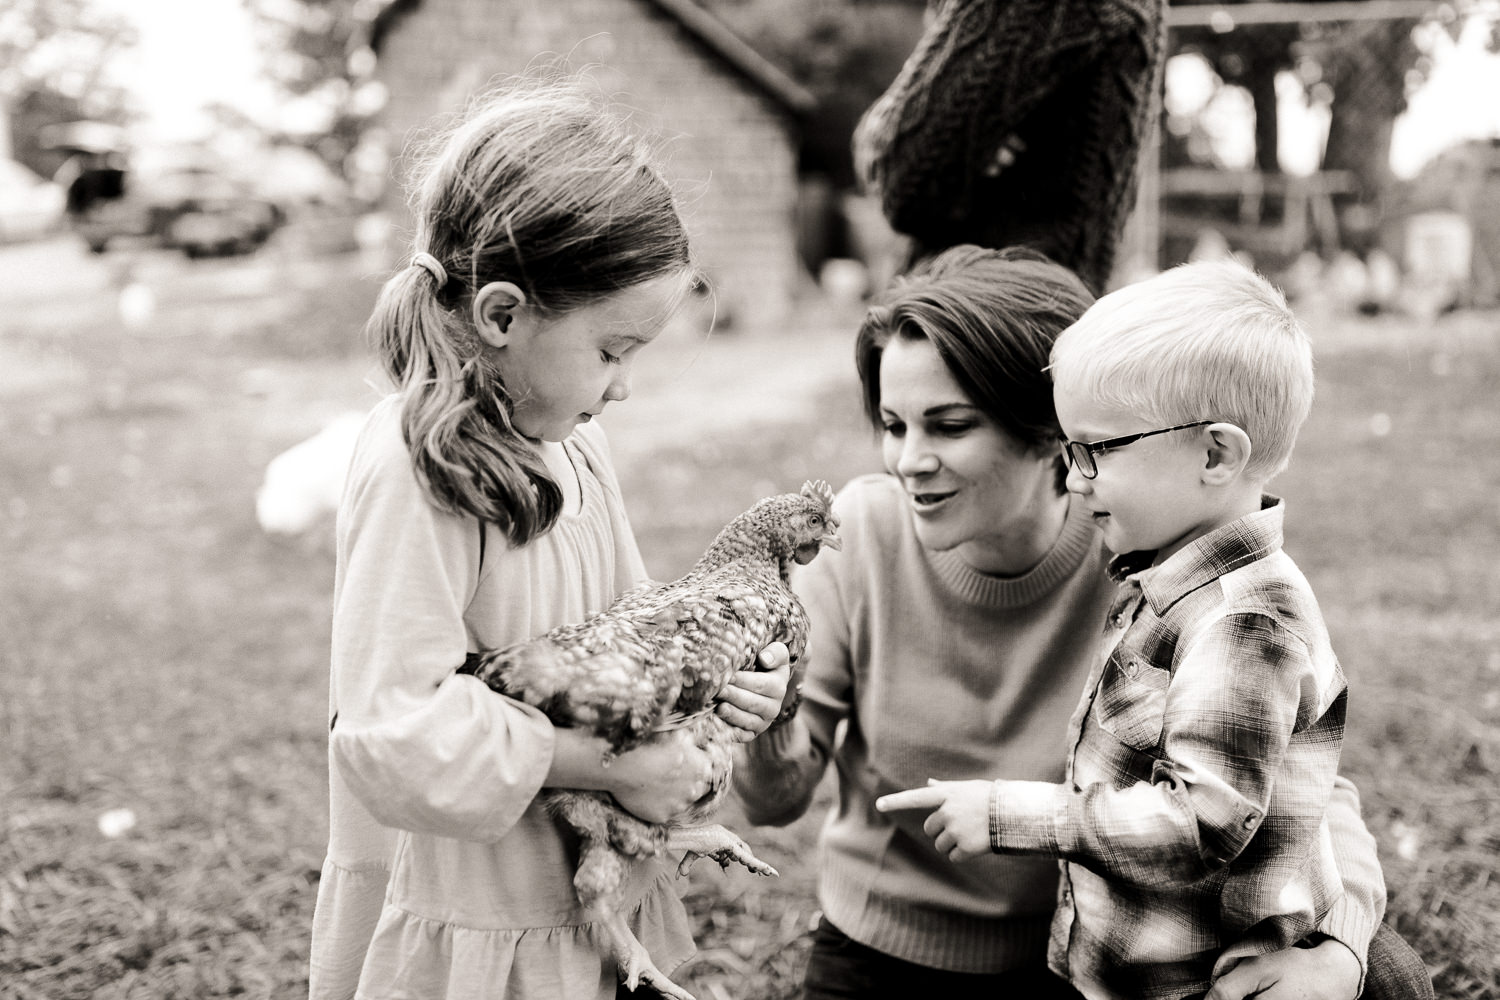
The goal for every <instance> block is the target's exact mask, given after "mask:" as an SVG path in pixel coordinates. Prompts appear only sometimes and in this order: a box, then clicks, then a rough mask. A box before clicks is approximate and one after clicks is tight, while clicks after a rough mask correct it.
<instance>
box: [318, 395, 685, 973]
mask: <svg viewBox="0 0 1500 1000" xmlns="http://www.w3.org/2000/svg"><path fill="white" fill-rule="evenodd" d="M400 412H401V406H400V401H399V399H397V398H396V397H394V396H392V397H388V398H387V399H385V400H383V401H382V402H381V403H380V404H378V405H377V406H376V407H375V409H374V410H373V411H372V412H371V414H370V416H369V418H368V420H367V422H366V424H365V427H364V430H363V431H362V433H361V435H360V438H359V442H358V444H357V446H356V449H355V454H354V459H353V462H352V464H351V466H350V470H349V478H348V482H347V485H346V487H345V491H344V498H343V503H342V506H341V508H340V510H339V517H338V568H337V572H336V577H335V584H334V612H333V657H332V678H331V687H330V692H329V709H330V718H331V719H332V720H333V725H332V728H331V731H330V735H329V797H330V829H329V842H328V855H327V859H326V860H325V862H324V865H323V872H322V880H321V883H320V884H319V887H318V902H317V910H316V913H315V915H314V917H313V934H312V961H311V969H310V973H311V996H312V998H313V1000H330V998H340V1000H342V998H348V997H359V998H362V1000H398V998H399V1000H415V998H420V1000H433V998H447V1000H479V998H484V1000H497V998H502V997H503V998H507V1000H510V998H547V1000H558V998H566V1000H574V998H583V1000H586V998H590V997H598V998H600V1000H606V998H612V997H613V996H614V993H615V983H616V973H615V968H614V962H613V961H612V960H611V959H608V958H607V957H605V955H604V953H603V949H604V945H603V940H604V939H603V937H602V936H601V935H598V934H597V933H596V932H593V931H592V930H591V927H590V925H589V924H588V923H586V922H585V919H584V916H583V914H582V912H581V911H580V909H579V906H578V901H577V898H576V897H575V895H574V893H573V886H572V881H571V880H572V875H573V869H574V865H575V862H576V861H577V857H578V845H577V839H576V837H575V836H574V835H573V834H572V832H571V831H569V830H567V829H566V828H565V827H562V826H560V825H559V824H558V823H556V822H554V821H553V820H552V819H551V818H550V817H549V816H548V815H547V814H546V812H545V810H544V809H543V808H542V807H541V805H540V804H538V803H536V802H534V801H533V799H534V797H535V796H536V793H537V791H538V790H539V789H540V788H541V785H542V782H543V780H544V779H545V777H546V775H547V770H548V767H549V766H550V763H551V759H552V747H553V730H552V726H551V724H550V723H549V722H548V721H547V720H546V718H545V717H544V716H543V715H542V714H541V713H540V712H538V711H536V710H535V709H532V708H529V707H527V706H525V705H522V704H520V703H519V702H515V701H511V700H510V699H507V698H503V697H501V696H499V695H497V694H494V693H493V692H491V691H490V690H489V689H488V688H486V687H485V686H484V685H483V684H482V683H480V682H479V681H477V680H475V679H474V678H472V677H469V676H467V675H464V676H460V675H456V674H454V672H453V671H454V669H455V668H456V667H457V666H458V665H459V664H461V663H462V662H463V660H464V656H465V654H466V653H468V652H470V651H474V650H478V649H480V648H492V647H497V646H503V645H505V644H507V643H510V642H513V641H516V640H520V639H526V638H530V637H531V636H534V635H538V634H540V633H542V632H545V631H547V630H548V629H550V628H552V627H554V626H556V625H560V624H564V623H567V622H575V621H579V620H581V619H583V618H586V617H587V616H588V615H590V614H593V613H595V612H597V611H600V610H602V609H603V608H604V607H605V606H607V605H608V604H609V602H610V601H611V600H613V598H614V597H615V596H616V595H617V594H618V593H620V592H621V591H622V590H624V589H626V588H628V587H630V586H632V585H633V584H635V583H636V582H638V581H640V580H641V579H643V578H644V577H645V572H644V568H643V566H642V563H641V557H640V553H639V551H638V549H637V548H636V544H635V538H634V535H633V534H632V533H631V531H630V525H629V523H628V521H627V520H626V516H625V510H624V506H623V504H622V502H621V500H620V492H619V486H618V483H617V482H616V480H615V475H614V471H613V468H612V467H611V465H610V460H609V453H608V449H607V446H606V444H605V440H604V436H603V433H602V432H601V431H600V430H599V429H598V428H597V427H596V426H593V425H584V426H582V427H580V428H579V429H578V430H577V431H576V432H574V434H573V435H572V437H570V438H569V439H568V441H566V442H565V443H564V448H565V450H566V453H567V455H568V457H569V459H570V460H571V461H572V463H573V466H574V468H575V470H576V471H577V473H578V479H579V482H580V484H581V486H582V494H583V505H582V509H581V510H580V511H578V512H577V513H575V514H571V515H565V516H564V517H562V518H561V519H559V521H558V522H557V524H556V526H554V527H553V528H552V530H551V531H549V532H547V533H546V534H544V535H542V536H541V537H539V538H537V539H535V540H534V541H532V542H531V543H529V544H527V545H525V546H523V547H520V548H512V547H511V546H509V545H508V544H507V542H506V539H505V537H504V536H503V535H502V534H501V533H500V532H499V531H498V530H496V529H494V528H489V529H488V535H487V538H486V540H485V544H484V546H483V553H482V559H481V545H480V528H479V525H478V523H477V522H476V521H475V520H474V519H473V518H471V517H458V516H454V515H450V514H445V513H443V512H441V511H439V510H438V509H437V508H435V507H434V506H433V505H432V503H431V502H430V501H429V500H428V498H427V496H426V494H425V493H424V492H423V490H422V488H421V486H420V485H419V484H418V482H417V480H416V477H415V475H414V473H413V471H412V466H411V458H410V455H409V453H408V452H407V448H406V445H405V444H404V442H403V441H402V436H401V426H400ZM481 563H482V566H481ZM673 879H674V875H673V873H672V870H671V868H670V866H668V865H667V864H666V863H665V862H663V861H652V862H647V863H642V864H639V865H637V866H636V867H635V869H634V871H633V873H632V876H631V878H630V881H629V883H628V887H627V892H626V898H627V900H629V901H630V902H629V903H628V904H627V909H628V910H629V911H630V915H629V918H628V919H629V921H630V924H631V927H632V929H633V930H634V931H635V934H636V936H637V937H638V938H639V939H640V941H641V943H642V944H644V945H645V946H646V948H647V949H648V950H649V951H650V953H651V956H652V958H653V959H654V960H655V962H656V964H657V966H658V967H659V968H661V969H662V970H663V971H666V972H668V973H670V971H671V970H672V969H673V968H674V967H675V966H676V965H678V964H680V963H681V962H682V961H683V960H684V959H686V958H687V957H688V956H689V955H691V954H692V952H693V942H692V937H691V933H690V928H689V925H688V919H687V915H686V913H685V912H684V911H683V908H682V904H681V902H680V901H679V900H678V897H677V894H676V891H675V889H674V887H673Z"/></svg>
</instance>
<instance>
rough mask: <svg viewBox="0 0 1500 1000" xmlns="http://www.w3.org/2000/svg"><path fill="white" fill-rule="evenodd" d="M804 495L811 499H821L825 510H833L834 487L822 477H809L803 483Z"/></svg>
mask: <svg viewBox="0 0 1500 1000" xmlns="http://www.w3.org/2000/svg"><path fill="white" fill-rule="evenodd" d="M802 495H803V496H805V497H807V498H808V499H810V500H820V501H822V503H823V509H824V510H833V487H831V486H829V485H828V484H827V483H826V482H824V481H823V480H821V479H809V480H808V481H807V482H805V483H803V484H802Z"/></svg>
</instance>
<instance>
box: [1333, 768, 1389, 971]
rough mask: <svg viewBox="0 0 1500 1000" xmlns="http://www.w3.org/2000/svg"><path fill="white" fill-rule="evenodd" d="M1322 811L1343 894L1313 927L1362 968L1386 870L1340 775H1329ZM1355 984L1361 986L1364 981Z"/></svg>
mask: <svg viewBox="0 0 1500 1000" xmlns="http://www.w3.org/2000/svg"><path fill="white" fill-rule="evenodd" d="M1327 816H1328V832H1329V836H1330V839H1331V840H1332V842H1333V860H1334V863H1335V864H1336V865H1337V866H1338V870H1339V878H1340V880H1341V881H1342V883H1343V887H1344V894H1343V896H1341V897H1340V898H1339V899H1338V900H1337V901H1335V902H1334V904H1333V906H1332V907H1331V908H1330V909H1329V911H1328V914H1327V916H1325V917H1324V918H1323V921H1322V922H1321V923H1320V924H1318V931H1319V933H1321V934H1326V935H1327V936H1328V937H1331V938H1333V939H1334V940H1336V941H1338V942H1339V943H1340V944H1342V945H1344V946H1345V947H1347V948H1348V949H1349V950H1350V951H1352V952H1354V956H1355V957H1356V958H1358V959H1359V965H1360V969H1361V970H1363V969H1364V968H1365V956H1366V954H1367V952H1368V951H1369V947H1370V941H1371V940H1373V939H1374V937H1375V932H1376V931H1378V930H1379V929H1380V922H1381V920H1382V919H1384V917H1385V902H1386V900H1385V875H1384V874H1383V873H1382V872H1381V870H1380V857H1379V855H1378V854H1377V853H1376V850H1375V838H1374V837H1373V836H1371V835H1370V831H1369V829H1368V828H1367V827H1366V826H1365V822H1364V819H1363V818H1361V816H1360V811H1359V790H1358V789H1357V788H1355V787H1354V783H1353V782H1351V781H1350V780H1349V779H1348V778H1345V777H1343V776H1342V775H1341V776H1339V777H1337V778H1335V779H1334V783H1333V795H1332V797H1331V798H1330V799H1329V800H1328V812H1327ZM1360 986H1361V989H1363V986H1364V984H1363V982H1361V984H1360Z"/></svg>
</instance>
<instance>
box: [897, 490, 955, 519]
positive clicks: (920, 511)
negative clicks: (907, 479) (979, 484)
mask: <svg viewBox="0 0 1500 1000" xmlns="http://www.w3.org/2000/svg"><path fill="white" fill-rule="evenodd" d="M907 495H908V496H909V497H911V504H912V510H914V511H915V512H916V513H917V515H918V516H920V517H932V516H935V515H936V514H938V513H940V512H941V511H942V510H944V509H946V508H947V507H948V501H949V500H952V499H953V498H954V497H956V496H958V492H957V491H952V492H947V493H938V492H932V491H923V492H920V493H919V492H917V491H915V490H908V491H907Z"/></svg>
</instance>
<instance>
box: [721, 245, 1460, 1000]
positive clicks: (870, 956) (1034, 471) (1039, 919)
mask: <svg viewBox="0 0 1500 1000" xmlns="http://www.w3.org/2000/svg"><path fill="white" fill-rule="evenodd" d="M1091 301H1092V296H1091V295H1090V294H1089V292H1088V290H1087V289H1086V288H1085V287H1084V285H1083V284H1082V282H1081V281H1079V279H1078V278H1077V277H1076V276H1075V275H1073V274H1072V273H1071V272H1070V271H1068V270H1066V269H1065V268H1062V267H1060V266H1059V265H1056V264H1054V263H1052V262H1051V261H1049V260H1047V259H1046V258H1044V257H1041V256H1039V255H1037V254H1034V253H1031V252H1027V251H1020V250H1006V251H993V250H982V249H980V248H978V247H973V246H960V247H955V248H952V249H950V250H947V251H945V252H943V253H941V254H939V255H938V256H936V257H935V258H933V259H932V260H931V261H930V262H928V263H927V264H926V265H924V266H923V267H921V268H920V269H919V270H918V271H916V272H915V273H913V274H912V275H911V276H909V277H908V278H906V279H905V280H904V281H903V282H902V283H901V284H900V285H898V287H897V289H896V291H895V293H894V295H893V297H891V298H890V299H889V301H888V302H887V303H886V304H885V305H881V306H876V307H873V308H871V310H870V311H869V312H868V314H867V315H866V318H865V322H864V324H863V326H862V327H861V329H860V333H859V339H858V344H857V347H856V360H857V363H858V368H859V375H860V382H861V386H862V388H863V392H864V404H865V410H866V413H867V415H868V416H869V418H870V420H871V421H872V422H873V423H874V424H875V425H876V427H877V428H879V429H880V431H881V434H882V451H883V456H884V460H885V465H886V469H887V472H888V474H886V475H871V476H864V477H861V478H859V479H856V480H854V481H853V482H851V483H850V484H848V486H846V487H845V488H844V490H843V491H842V492H841V494H840V496H839V499H838V504H837V508H836V509H837V510H838V512H839V516H840V517H841V519H842V526H841V528H840V534H841V535H842V537H843V539H844V551H843V552H842V553H841V554H840V556H839V557H838V558H836V559H821V560H817V561H816V562H815V563H813V564H812V565H810V566H808V567H807V568H806V569H804V570H803V571H802V572H801V573H800V574H799V576H798V577H797V579H796V581H795V582H796V586H797V589H798V591H799V593H800V594H801V595H802V597H803V599H804V601H805V603H806V604H807V608H808V613H809V615H810V616H811V619H812V633H811V634H812V640H811V643H812V644H811V647H810V649H809V652H808V656H807V657H806V660H805V662H806V663H808V664H809V666H808V668H807V676H806V680H805V682H804V684H803V688H802V690H803V695H804V700H803V704H802V708H801V711H800V713H799V714H798V715H797V717H796V718H795V719H793V720H792V721H791V722H790V723H789V724H787V725H785V726H783V727H781V728H780V729H776V730H773V731H771V732H770V733H768V734H767V735H766V736H765V737H763V738H762V739H760V740H759V741H757V743H756V744H755V745H754V746H752V747H751V748H750V749H749V750H748V751H747V756H746V759H745V761H744V762H743V764H742V766H741V768H740V769H738V770H737V771H736V789H737V791H738V792H739V794H740V796H741V798H742V799H743V801H744V804H745V807H746V812H747V815H748V816H749V818H750V819H751V821H752V822H756V823H776V824H781V823H786V822H789V821H791V820H792V819H795V818H796V817H797V816H799V815H801V814H802V813H803V812H804V811H805V810H806V808H807V805H808V802H809V801H810V799H811V797H812V794H813V791H814V789H815V787H816V785H817V783H818V780H819V778H820V777H821V775H822V773H823V770H824V768H825V767H826V765H827V763H828V761H829V760H830V759H831V760H832V761H833V763H834V765H835V767H836V768H837V770H838V774H839V804H838V807H837V809H836V810H835V811H834V813H833V814H832V815H831V816H830V817H829V819H828V822H827V823H826V824H825V826H824V829H823V833H822V836H821V843H820V856H819V862H818V870H819V873H820V883H819V898H820V902H821V905H822V908H823V914H824V915H823V921H822V924H821V925H820V927H819V928H818V931H817V933H816V934H815V936H814V942H813V949H812V954H811V956H810V959H809V963H808V969H807V976H806V990H807V992H806V996H807V998H808V1000H823V998H833V997H862V996H870V995H887V994H890V995H900V994H904V993H906V992H911V991H916V990H921V991H923V992H935V991H936V992H940V993H941V995H943V996H954V997H961V996H974V997H979V996H985V997H995V996H1006V995H1011V994H1014V995H1016V996H1026V997H1076V996H1077V994H1076V993H1074V992H1073V990H1072V989H1071V987H1069V986H1068V985H1067V983H1065V982H1064V981H1063V980H1061V979H1060V978H1057V977H1055V976H1053V975H1051V973H1049V972H1048V970H1047V962H1046V952H1047V937H1048V924H1049V922H1050V919H1051V913H1052V909H1053V906H1054V903H1055V895H1056V892H1057V868H1056V865H1055V863H1054V862H1052V861H1049V860H1045V859H1036V858H1024V857H1013V856H1012V857H1006V856H1000V855H995V856H992V857H986V858H981V859H978V860H976V861H973V862H969V863H965V864H962V865H955V864H952V863H950V862H949V861H948V860H947V859H946V858H945V857H943V856H942V855H940V854H939V853H938V852H937V851H936V850H934V848H933V846H932V841H931V838H930V837H928V836H927V835H926V834H925V833H924V832H923V830H922V823H923V820H924V818H925V816H924V815H923V814H921V813H912V812H901V813H891V814H881V813H877V812H876V810H875V805H874V803H875V799H876V798H878V797H879V796H881V795H883V794H886V793H889V792H894V791H897V790H899V789H903V788H910V787H912V786H913V785H917V784H921V783H922V782H923V781H926V780H928V779H933V778H938V779H953V780H960V779H969V778H999V777H1005V778H1016V779H1030V780H1041V781H1059V780H1061V779H1062V776H1063V760H1064V757H1065V746H1064V738H1065V734H1066V730H1067V722H1068V718H1069V716H1070V714H1071V713H1072V711H1073V709H1074V707H1075V706H1076V704H1077V701H1078V694H1079V691H1080V690H1081V688H1082V686H1083V683H1084V680H1085V677H1086V676H1087V673H1088V668H1089V664H1090V659H1091V657H1092V656H1094V655H1097V654H1096V639H1097V637H1098V635H1099V633H1100V631H1101V627H1102V624H1103V622H1104V620H1105V617H1106V614H1107V612H1108V608H1109V605H1110V601H1111V599H1112V597H1113V594H1114V587H1113V585H1112V584H1111V583H1110V582H1109V581H1108V578H1107V577H1106V575H1105V563H1106V560H1107V554H1106V551H1105V550H1104V548H1103V546H1102V544H1101V541H1100V538H1099V536H1098V534H1097V532H1096V531H1095V530H1094V528H1093V525H1092V524H1091V522H1090V521H1089V519H1088V515H1087V513H1086V512H1084V511H1082V510H1080V509H1078V508H1076V507H1074V506H1072V505H1070V504H1069V502H1068V497H1067V494H1066V492H1065V491H1064V489H1063V486H1062V482H1063V477H1064V468H1063V466H1062V459H1061V456H1060V455H1059V451H1058V447H1057V441H1058V438H1059V429H1058V426H1057V418H1056V415H1055V413H1054V412H1053V409H1052V392H1051V384H1050V381H1049V379H1048V377H1047V375H1046V373H1045V371H1044V368H1045V365H1046V363H1047V354H1048V350H1049V348H1050V346H1051V343H1052V340H1053V338H1054V337H1055V336H1056V335H1057V333H1059V332H1060V331H1061V330H1062V329H1063V328H1064V327H1065V326H1067V325H1068V324H1069V323H1071V322H1072V321H1073V320H1074V319H1076V318H1077V316H1078V315H1080V314H1081V313H1082V312H1083V310H1084V309H1085V308H1087V307H1088V305H1089V304H1090V302H1091ZM840 722H846V723H847V725H846V727H845V728H844V729H843V731H842V733H841V734H839V735H838V736H836V735H835V730H836V727H838V725H839V723H840ZM1329 822H1330V826H1331V827H1332V829H1333V834H1334V839H1335V842H1336V848H1337V856H1338V863H1339V870H1340V874H1341V876H1342V877H1343V881H1344V888H1345V895H1344V898H1343V900H1342V902H1341V903H1340V904H1339V905H1338V906H1337V907H1336V908H1335V911H1334V912H1333V913H1331V914H1330V915H1329V918H1328V919H1327V920H1326V921H1325V923H1324V924H1323V925H1322V927H1321V928H1320V930H1321V931H1323V933H1322V934H1320V935H1318V936H1317V940H1316V941H1308V942H1305V944H1307V945H1309V947H1306V948H1294V949H1289V950H1287V951H1284V952H1280V953H1277V954H1275V955H1269V956H1261V957H1259V958H1256V959H1253V960H1250V961H1247V962H1245V963H1242V964H1241V965H1240V966H1239V967H1237V968H1236V969H1235V970H1234V971H1233V972H1231V973H1230V974H1229V975H1228V976H1226V977H1224V978H1223V979H1221V980H1220V982H1219V983H1218V984H1217V985H1216V987H1215V990H1214V992H1213V993H1212V994H1210V996H1211V997H1212V998H1213V1000H1228V998H1236V997H1240V996H1245V995H1248V994H1250V993H1254V992H1256V991H1259V990H1267V989H1269V990H1271V992H1267V993H1265V994H1264V995H1265V996H1269V997H1274V996H1275V995H1276V993H1275V992H1274V991H1275V990H1277V989H1288V990H1292V989H1295V990H1302V991H1305V992H1304V993H1297V994H1292V993H1288V994H1286V995H1287V996H1291V995H1306V996H1315V997H1322V996H1326V997H1344V998H1347V997H1353V996H1355V995H1356V994H1357V993H1358V992H1359V989H1360V986H1361V979H1362V973H1363V968H1362V965H1363V962H1364V959H1365V953H1366V946H1367V945H1369V943H1370V941H1371V938H1372V937H1373V936H1374V935H1375V934H1376V931H1377V928H1379V927H1380V926H1381V925H1380V920H1381V915H1382V913H1383V910H1384V904H1385V886H1384V882H1383V880H1382V878H1381V874H1380V867H1379V863H1378V861H1377V859H1376V855H1375V846H1374V842H1373V840H1372V838H1371V837H1370V835H1369V833H1368V832H1367V831H1366V830H1365V828H1364V825H1363V823H1362V822H1361V820H1360V818H1359V804H1358V796H1357V793H1356V792H1355V789H1354V787H1353V786H1352V785H1350V784H1348V783H1347V782H1343V781H1341V782H1340V784H1339V786H1338V787H1337V788H1336V790H1335V793H1334V799H1333V802H1332V804H1331V805H1330V807H1329ZM1387 943H1389V944H1390V947H1389V948H1387V947H1386V945H1387ZM1402 949H1405V950H1404V952H1402ZM1377 952H1378V953H1379V954H1380V955H1381V956H1382V957H1388V956H1389V954H1390V953H1392V952H1394V953H1395V954H1396V955H1397V957H1398V958H1399V957H1402V956H1403V955H1410V949H1406V948H1405V945H1404V943H1402V942H1401V941H1400V939H1399V938H1396V937H1395V935H1394V934H1393V933H1390V932H1386V933H1384V934H1382V935H1381V937H1380V938H1379V941H1378V946H1377V947H1376V948H1375V949H1374V950H1373V951H1372V961H1374V958H1375V954H1376V953H1377ZM1411 962H1415V970H1410V965H1411ZM1407 968H1408V969H1409V970H1410V971H1411V972H1412V976H1413V979H1414V980H1420V979H1421V977H1422V975H1423V974H1424V973H1423V972H1422V971H1421V963H1420V961H1417V960H1416V959H1415V956H1410V961H1408V962H1407ZM1385 978H1386V977H1385V976H1384V975H1382V977H1381V979H1382V982H1384V980H1385ZM1278 984H1279V985H1278ZM1371 985H1372V986H1373V985H1374V984H1373V981H1372V984H1371ZM1413 989H1416V987H1414V988H1413ZM1365 995H1366V996H1372V995H1375V994H1374V993H1373V992H1369V991H1367V992H1366V994H1365ZM1390 995H1424V994H1423V993H1422V992H1421V991H1420V990H1418V991H1417V992H1416V993H1413V992H1411V991H1409V990H1407V989H1406V988H1404V987H1400V988H1398V990H1397V992H1395V993H1393V994H1390ZM1425 995H1427V996H1431V984H1430V981H1428V982H1427V983H1426V988H1425Z"/></svg>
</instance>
